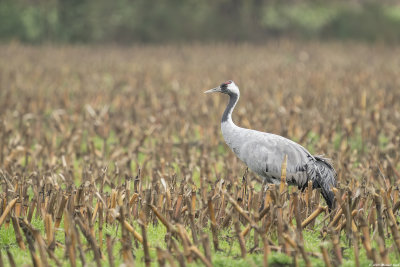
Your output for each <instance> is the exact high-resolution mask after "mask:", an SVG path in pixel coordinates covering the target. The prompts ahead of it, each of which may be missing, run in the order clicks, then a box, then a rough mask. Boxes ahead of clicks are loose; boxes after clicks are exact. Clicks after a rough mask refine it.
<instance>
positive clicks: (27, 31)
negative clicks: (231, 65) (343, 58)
mask: <svg viewBox="0 0 400 267" xmlns="http://www.w3.org/2000/svg"><path fill="white" fill-rule="evenodd" d="M277 37H285V38H289V37H290V38H293V37H296V38H304V39H318V40H321V39H339V40H343V39H351V40H353V39H354V40H362V41H368V42H388V43H393V42H398V41H400V1H397V0H396V1H393V0H386V1H356V0H355V1H347V0H346V1H322V0H313V1H310V0H304V1H302V0H296V1H274V0H246V1H240V0H233V1H227V0H203V1H195V0H185V1H183V0H169V1H166V0H152V1H148V0H135V1H131V0H115V1H108V0H34V1H32V0H30V1H28V0H1V1H0V40H1V41H6V42H7V41H20V42H24V43H33V44H37V43H43V42H55V43H122V44H130V43H164V42H186V41H190V42H197V41H201V42H209V41H237V42H240V41H247V42H262V41H266V40H270V39H271V38H277Z"/></svg>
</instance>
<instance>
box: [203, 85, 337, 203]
mask: <svg viewBox="0 0 400 267" xmlns="http://www.w3.org/2000/svg"><path fill="white" fill-rule="evenodd" d="M206 92H207V93H211V92H221V93H225V94H228V95H229V97H230V98H229V103H228V105H227V107H226V109H225V111H224V114H223V116H222V120H221V131H222V135H223V137H224V139H225V142H226V144H227V145H228V146H229V147H230V148H231V149H232V151H233V152H234V153H235V154H236V155H237V157H238V158H239V159H240V160H242V161H243V162H244V163H245V164H246V165H247V166H248V167H249V168H250V170H252V171H253V172H255V173H257V174H258V175H259V176H261V177H262V178H263V179H265V180H266V182H267V183H274V184H278V183H280V179H281V166H282V162H283V160H284V157H285V155H287V169H286V173H287V174H286V181H287V183H288V184H292V185H297V186H298V187H299V188H305V187H306V186H307V184H308V181H310V180H311V181H312V182H313V188H321V189H322V190H321V192H322V195H323V197H324V198H325V200H326V202H327V204H328V206H329V207H330V208H332V206H333V204H334V195H333V192H332V191H331V187H334V186H336V172H335V170H334V169H333V167H332V165H330V164H329V163H328V162H327V161H326V160H325V159H324V158H322V157H319V156H313V155H311V154H310V152H308V151H307V150H306V149H305V148H304V147H302V146H301V145H299V144H297V143H295V142H293V141H292V140H290V139H287V138H284V137H282V136H279V135H275V134H271V133H264V132H260V131H255V130H251V129H245V128H241V127H238V126H236V125H235V123H233V121H232V111H233V109H234V107H235V105H236V103H237V102H238V100H239V97H240V92H239V88H238V87H237V86H236V85H235V83H234V82H233V81H228V82H225V83H223V84H221V86H219V87H216V88H214V89H211V90H208V91H206Z"/></svg>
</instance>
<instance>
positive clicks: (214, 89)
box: [204, 86, 221, 94]
mask: <svg viewBox="0 0 400 267" xmlns="http://www.w3.org/2000/svg"><path fill="white" fill-rule="evenodd" d="M220 92H221V87H220V86H218V87H215V88H213V89H210V90H207V91H205V92H204V93H205V94H209V93H220Z"/></svg>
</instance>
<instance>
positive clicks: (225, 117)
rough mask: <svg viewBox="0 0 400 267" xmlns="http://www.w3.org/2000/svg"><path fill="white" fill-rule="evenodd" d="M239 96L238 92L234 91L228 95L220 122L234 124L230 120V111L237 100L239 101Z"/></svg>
mask: <svg viewBox="0 0 400 267" xmlns="http://www.w3.org/2000/svg"><path fill="white" fill-rule="evenodd" d="M239 96H240V95H239V94H235V93H232V94H230V95H229V103H228V105H227V106H226V109H225V111H224V114H223V115H222V120H221V124H225V123H227V124H233V125H235V124H234V123H233V121H232V112H233V109H234V108H235V106H236V104H237V102H238V101H239Z"/></svg>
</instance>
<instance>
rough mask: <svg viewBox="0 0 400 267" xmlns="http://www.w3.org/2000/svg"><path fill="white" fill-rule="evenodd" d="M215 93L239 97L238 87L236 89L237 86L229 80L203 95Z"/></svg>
mask: <svg viewBox="0 0 400 267" xmlns="http://www.w3.org/2000/svg"><path fill="white" fill-rule="evenodd" d="M216 92H218V93H223V94H227V95H234V94H236V95H239V87H237V85H236V84H235V83H234V82H233V81H231V80H229V81H227V82H224V83H222V84H221V85H220V86H218V87H215V88H213V89H210V90H208V91H205V92H204V93H205V94H208V93H216Z"/></svg>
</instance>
